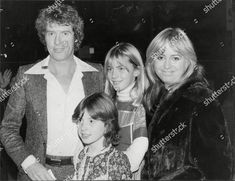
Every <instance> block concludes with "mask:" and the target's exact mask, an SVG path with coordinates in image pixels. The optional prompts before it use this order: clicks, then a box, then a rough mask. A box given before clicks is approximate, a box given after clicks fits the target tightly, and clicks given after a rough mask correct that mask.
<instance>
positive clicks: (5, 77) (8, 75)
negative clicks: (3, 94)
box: [0, 69, 12, 88]
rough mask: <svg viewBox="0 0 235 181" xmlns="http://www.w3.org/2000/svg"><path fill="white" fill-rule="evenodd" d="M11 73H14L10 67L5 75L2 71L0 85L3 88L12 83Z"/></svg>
mask: <svg viewBox="0 0 235 181" xmlns="http://www.w3.org/2000/svg"><path fill="white" fill-rule="evenodd" d="M11 75H12V72H11V70H9V69H7V70H5V71H4V73H3V75H2V73H1V72H0V87H1V88H6V87H7V85H8V84H9V83H10V80H11Z"/></svg>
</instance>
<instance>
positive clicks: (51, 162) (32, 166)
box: [0, 5, 103, 181]
mask: <svg viewBox="0 0 235 181" xmlns="http://www.w3.org/2000/svg"><path fill="white" fill-rule="evenodd" d="M36 29H37V31H38V35H39V37H40V40H41V42H42V43H43V44H44V45H46V48H47V50H48V52H49V55H48V57H46V58H45V59H44V60H42V61H40V62H38V63H36V64H34V65H28V66H22V67H20V68H19V70H18V74H17V76H16V82H20V81H21V80H22V79H25V77H27V82H26V83H25V84H23V85H22V86H19V88H18V89H17V90H16V91H15V92H13V93H12V95H11V97H10V99H9V101H8V104H7V108H6V111H5V114H4V119H3V121H2V125H1V127H0V136H1V141H2V143H3V145H4V146H5V149H6V151H7V153H8V154H9V155H10V157H11V158H12V159H13V161H14V162H15V163H16V164H17V166H18V167H19V175H18V178H19V180H24V181H26V180H55V178H56V179H58V180H64V179H66V178H67V177H69V176H71V175H72V174H73V165H72V161H71V157H72V156H73V154H74V151H75V148H79V147H82V146H83V145H82V143H81V141H80V139H79V138H78V135H77V129H76V125H75V124H74V123H73V122H72V114H73V111H74V108H75V107H76V105H77V104H78V102H80V100H81V99H82V98H84V97H85V96H87V95H89V94H92V93H94V92H101V91H103V73H102V70H103V69H102V66H101V65H95V64H92V65H93V66H95V68H94V67H93V66H91V65H89V64H87V63H85V62H83V61H81V60H80V59H78V58H77V57H76V56H74V51H75V50H77V49H78V48H79V46H80V44H81V42H82V39H83V37H84V34H83V21H82V19H81V18H80V17H79V15H78V13H77V11H76V10H75V9H74V8H73V7H71V6H68V5H61V6H58V7H57V8H54V9H52V10H51V11H48V10H47V9H42V10H41V11H40V13H39V16H38V18H37V20H36ZM24 115H25V116H26V119H27V129H26V138H25V142H23V140H22V137H21V136H20V134H19V130H20V126H21V124H22V118H23V116H24ZM50 171H52V174H51V173H50ZM53 175H54V176H55V178H54V177H53Z"/></svg>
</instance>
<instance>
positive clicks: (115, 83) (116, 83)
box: [112, 81, 121, 85]
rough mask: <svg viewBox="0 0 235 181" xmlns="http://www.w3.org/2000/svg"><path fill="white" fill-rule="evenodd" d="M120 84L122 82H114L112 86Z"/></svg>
mask: <svg viewBox="0 0 235 181" xmlns="http://www.w3.org/2000/svg"><path fill="white" fill-rule="evenodd" d="M120 82H121V81H112V84H113V85H118V84H120Z"/></svg>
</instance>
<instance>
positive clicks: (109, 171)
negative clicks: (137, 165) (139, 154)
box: [72, 145, 132, 180]
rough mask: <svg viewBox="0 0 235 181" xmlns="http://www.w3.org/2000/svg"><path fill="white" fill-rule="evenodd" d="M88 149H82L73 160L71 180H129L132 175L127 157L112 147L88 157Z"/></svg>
mask: <svg viewBox="0 0 235 181" xmlns="http://www.w3.org/2000/svg"><path fill="white" fill-rule="evenodd" d="M87 151H88V147H85V148H84V149H82V151H81V152H80V153H79V154H78V156H77V159H75V160H74V166H75V174H74V177H73V179H72V180H130V179H131V177H132V173H131V170H130V162H129V160H128V158H127V156H126V155H125V154H124V153H122V152H121V151H118V150H117V149H115V148H114V147H113V146H111V145H110V146H109V147H108V148H105V149H104V150H103V151H101V153H100V154H98V155H95V156H89V155H88V154H87Z"/></svg>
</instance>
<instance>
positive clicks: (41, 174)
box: [26, 162, 55, 181]
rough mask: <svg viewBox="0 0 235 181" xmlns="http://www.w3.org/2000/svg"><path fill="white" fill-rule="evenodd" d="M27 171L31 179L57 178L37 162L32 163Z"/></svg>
mask: <svg viewBox="0 0 235 181" xmlns="http://www.w3.org/2000/svg"><path fill="white" fill-rule="evenodd" d="M26 172H27V174H28V176H29V178H30V179H31V180H37V181H38V180H47V181H48V180H55V179H53V178H52V177H51V175H50V174H49V173H48V171H47V169H46V168H45V167H44V166H43V165H42V164H40V163H38V162H36V163H34V164H32V165H30V166H29V167H28V168H27V169H26Z"/></svg>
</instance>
